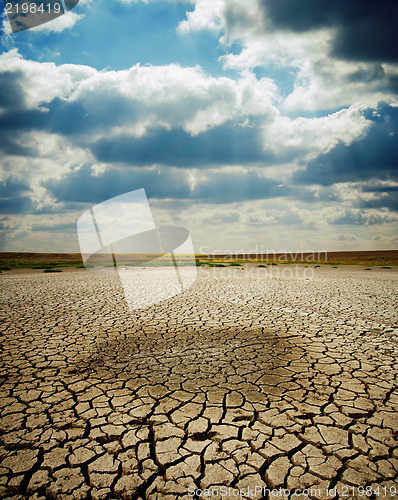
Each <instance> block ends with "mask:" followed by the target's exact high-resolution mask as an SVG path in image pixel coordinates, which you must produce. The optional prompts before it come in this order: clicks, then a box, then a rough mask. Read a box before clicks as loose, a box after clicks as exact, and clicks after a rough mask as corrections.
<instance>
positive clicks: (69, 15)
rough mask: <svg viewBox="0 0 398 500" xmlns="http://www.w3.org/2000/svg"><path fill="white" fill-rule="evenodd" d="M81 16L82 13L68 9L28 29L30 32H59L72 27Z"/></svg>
mask: <svg viewBox="0 0 398 500" xmlns="http://www.w3.org/2000/svg"><path fill="white" fill-rule="evenodd" d="M83 17H84V15H83V14H76V13H75V12H71V11H69V12H66V13H65V14H63V15H62V16H60V17H57V18H56V19H53V20H52V21H49V22H47V23H44V24H40V25H39V26H35V27H34V28H30V29H29V31H30V32H32V33H61V31H64V30H67V29H71V28H73V27H74V26H75V24H76V23H77V22H78V21H80V19H83Z"/></svg>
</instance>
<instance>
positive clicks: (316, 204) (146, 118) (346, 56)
mask: <svg viewBox="0 0 398 500" xmlns="http://www.w3.org/2000/svg"><path fill="white" fill-rule="evenodd" d="M0 8H1V9H2V11H1V12H2V14H1V18H0V27H1V29H0V251H18V252H78V251H79V244H78V238H77V230H76V222H77V219H78V218H79V216H80V215H81V214H82V213H83V212H84V211H85V210H87V209H89V208H90V207H92V206H93V205H95V204H97V203H101V202H102V201H105V200H107V199H109V198H112V197H114V196H117V195H120V194H123V193H126V192H129V191H133V190H136V189H141V188H144V189H145V191H146V194H147V196H148V199H149V203H150V206H151V209H152V213H153V216H154V219H155V221H156V222H157V223H158V224H172V225H178V226H183V227H185V228H187V229H188V230H189V231H190V233H191V236H192V240H193V243H194V247H195V251H196V253H209V252H216V251H218V252H234V251H239V252H250V251H253V250H256V249H261V250H262V251H264V252H285V251H297V250H303V251H309V252H311V251H319V250H326V251H341V250H378V249H379V250H388V249H397V248H398V142H397V129H398V99H397V91H398V40H397V38H398V36H397V32H396V26H397V25H398V3H397V2H396V1H395V0H381V1H378V2H374V0H372V1H370V0H350V1H349V2H347V1H346V0H334V1H329V2H320V1H319V0H301V1H300V2H298V1H297V0H278V1H275V0H245V1H244V2H242V1H241V0H192V1H188V2H187V1H179V0H80V2H79V3H78V5H76V7H75V8H73V9H72V10H71V11H69V12H68V13H67V14H65V15H63V16H61V17H59V18H57V19H55V20H53V21H50V22H48V23H45V24H42V25H40V26H38V27H36V28H32V29H29V30H25V31H20V32H17V33H12V32H11V28H10V24H9V21H8V19H7V16H6V14H5V12H4V5H3V4H1V3H0ZM133 216H134V214H132V217H133Z"/></svg>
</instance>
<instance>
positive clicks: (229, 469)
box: [0, 266, 398, 500]
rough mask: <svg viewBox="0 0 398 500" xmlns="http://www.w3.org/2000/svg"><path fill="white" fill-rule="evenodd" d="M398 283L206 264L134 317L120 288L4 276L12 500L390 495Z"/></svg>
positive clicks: (370, 274) (397, 454)
mask: <svg viewBox="0 0 398 500" xmlns="http://www.w3.org/2000/svg"><path fill="white" fill-rule="evenodd" d="M287 268H289V269H290V271H286V272H283V271H284V269H287ZM271 272H272V275H271V274H270V273H271ZM397 283H398V272H397V269H396V268H393V269H385V270H383V269H376V268H373V269H372V271H365V270H364V267H363V266H361V267H359V266H357V267H355V266H352V267H349V266H341V267H339V268H337V269H334V268H332V267H331V266H322V267H321V268H316V269H315V268H314V266H311V267H309V268H305V267H304V266H299V267H296V266H278V268H277V269H275V268H273V269H272V271H270V270H269V269H258V268H255V267H250V266H249V267H247V268H246V269H245V270H241V269H232V268H228V269H227V268H225V269H218V268H214V269H202V268H200V269H199V277H198V280H197V281H196V283H195V284H194V285H193V286H192V287H191V288H190V289H188V290H186V291H184V292H183V293H181V294H180V295H178V296H176V297H174V298H172V299H169V300H166V301H164V302H162V303H160V304H157V305H155V306H151V307H148V308H146V309H144V310H140V311H133V312H130V311H129V310H128V308H127V305H126V303H125V301H124V299H123V290H122V288H121V286H120V283H119V281H118V279H117V278H115V277H111V276H106V275H96V274H93V273H88V272H86V271H84V270H81V271H73V272H72V271H71V272H68V271H65V270H64V272H62V273H54V274H43V273H42V272H40V271H36V272H3V273H2V274H1V275H0V286H1V299H2V307H1V322H0V325H1V326H0V329H1V332H2V334H1V354H2V363H1V367H0V381H1V398H0V412H1V420H0V431H1V448H0V497H1V498H15V499H17V498H21V499H22V498H31V499H35V500H38V499H45V498H50V499H51V498H54V499H69V498H74V499H101V498H104V499H115V498H149V499H155V498H159V499H174V498H192V497H194V495H196V496H195V498H206V497H209V496H210V495H212V496H211V498H292V499H296V498H314V499H315V498H317V499H322V500H323V499H326V498H328V499H329V498H377V499H381V498H394V497H395V495H396V494H397V495H398V450H397V441H398V415H397V409H398V367H397V361H396V360H397V355H398V345H397V333H398V330H397ZM366 487H367V488H368V489H367V490H366V489H365V490H364V489H363V488H366ZM303 490H304V491H303ZM372 492H373V493H372Z"/></svg>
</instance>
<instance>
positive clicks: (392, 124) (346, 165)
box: [293, 106, 398, 186]
mask: <svg viewBox="0 0 398 500" xmlns="http://www.w3.org/2000/svg"><path fill="white" fill-rule="evenodd" d="M367 115H368V116H366V118H367V119H369V120H372V121H373V125H372V126H371V128H370V129H369V131H368V132H367V133H366V134H365V135H364V136H363V137H361V138H359V139H357V140H355V141H353V142H352V143H351V144H350V145H349V146H346V145H345V144H343V143H339V144H337V146H335V147H334V148H333V149H332V150H331V151H329V152H328V153H324V154H322V155H320V156H318V157H317V158H316V159H314V160H312V161H311V162H309V163H308V165H307V167H306V169H305V170H304V171H300V172H297V173H296V174H295V175H294V176H293V179H294V181H295V182H297V183H299V184H320V185H323V186H329V185H332V184H335V183H338V182H358V181H366V180H369V179H378V180H398V141H397V137H398V136H397V134H398V108H393V107H389V106H381V107H380V108H379V109H378V110H377V113H374V112H372V111H369V112H368V113H367Z"/></svg>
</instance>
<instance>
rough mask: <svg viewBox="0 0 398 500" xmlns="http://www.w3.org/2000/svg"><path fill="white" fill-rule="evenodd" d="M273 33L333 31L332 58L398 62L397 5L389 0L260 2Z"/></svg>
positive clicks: (286, 0)
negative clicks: (274, 31) (275, 30)
mask: <svg viewBox="0 0 398 500" xmlns="http://www.w3.org/2000/svg"><path fill="white" fill-rule="evenodd" d="M261 4H262V6H263V7H264V9H265V18H266V19H267V20H268V21H269V23H270V24H271V25H272V27H273V28H274V29H281V30H289V31H293V32H299V33H302V32H308V31H313V30H319V29H322V28H333V29H334V30H335V34H334V37H333V41H332V45H331V55H332V56H335V57H338V58H342V59H348V60H356V61H380V62H392V61H395V62H396V61H398V44H397V43H396V42H397V33H396V27H397V24H398V5H397V4H396V3H395V2H391V1H390V0H380V1H379V2H377V3H375V2H373V1H372V0H350V2H346V1H344V0H335V1H333V2H326V3H323V2H322V3H321V2H319V1H318V0H303V1H301V2H296V1H295V0H278V1H277V2H275V1H273V0H261Z"/></svg>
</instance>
